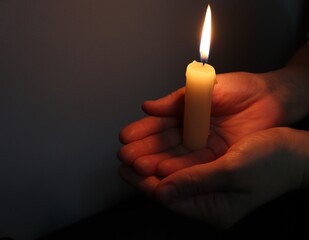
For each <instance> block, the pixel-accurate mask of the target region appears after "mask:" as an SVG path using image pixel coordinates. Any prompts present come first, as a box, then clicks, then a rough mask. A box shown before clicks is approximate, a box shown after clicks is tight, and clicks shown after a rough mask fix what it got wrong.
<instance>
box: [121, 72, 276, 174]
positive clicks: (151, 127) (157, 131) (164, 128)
mask: <svg viewBox="0 0 309 240" xmlns="http://www.w3.org/2000/svg"><path fill="white" fill-rule="evenodd" d="M217 81H218V84H217V85H216V86H215V89H214V94H213V105H212V119H211V135H210V137H209V141H208V146H207V148H205V149H202V150H200V151H194V152H191V151H188V150H186V149H185V148H184V147H183V146H182V145H181V142H182V134H181V132H182V131H181V130H182V124H181V123H182V116H183V107H184V88H182V89H179V90H178V91H176V92H174V93H172V94H171V95H169V96H167V97H165V98H162V99H159V100H157V101H154V102H146V103H145V104H144V105H143V108H144V110H145V112H146V113H147V114H149V115H152V117H146V118H144V119H141V120H139V121H137V122H135V123H132V124H130V125H128V126H127V127H125V128H124V129H123V130H122V131H121V133H120V138H121V140H122V142H123V143H125V144H126V145H125V146H124V147H123V148H122V149H121V150H120V154H119V156H120V158H121V159H122V160H123V162H124V163H125V164H127V165H133V167H134V168H135V170H137V171H138V172H139V173H140V174H143V175H157V176H167V175H170V174H171V173H173V172H175V171H177V170H180V169H182V168H185V167H189V166H192V165H196V164H201V163H205V162H210V161H213V160H214V159H216V158H218V157H220V156H222V155H223V154H224V153H225V152H226V151H227V150H228V148H229V147H230V146H232V145H233V144H234V143H235V142H236V141H238V140H239V139H241V138H242V137H244V136H246V135H248V134H250V133H252V132H255V131H258V130H262V129H266V128H269V127H273V126H276V125H278V124H279V120H280V108H279V107H278V103H277V101H276V99H275V97H274V96H273V95H272V94H270V92H269V89H268V88H267V87H266V86H265V84H264V82H263V81H262V80H260V78H259V77H258V75H255V74H249V73H230V74H222V75H218V77H217Z"/></svg>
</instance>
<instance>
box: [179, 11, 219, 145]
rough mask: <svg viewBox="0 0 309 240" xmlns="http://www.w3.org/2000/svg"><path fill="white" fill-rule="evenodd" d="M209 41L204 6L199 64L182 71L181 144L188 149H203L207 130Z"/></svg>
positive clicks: (212, 74) (210, 71) (210, 80)
mask: <svg viewBox="0 0 309 240" xmlns="http://www.w3.org/2000/svg"><path fill="white" fill-rule="evenodd" d="M210 38H211V10H210V6H208V8H207V11H206V16H205V22H204V27H203V31H202V39H201V45H200V56H201V60H202V62H197V61H193V62H192V63H190V64H189V65H188V66H187V70H186V91H185V109H184V126H183V145H184V146H185V147H186V148H188V149H190V150H199V149H202V148H205V147H206V145H207V140H208V135H209V131H210V129H209V128H210V111H211V99H212V92H213V88H214V84H215V82H216V71H215V69H214V68H213V67H212V66H211V65H209V64H206V62H207V60H208V55H209V49H210Z"/></svg>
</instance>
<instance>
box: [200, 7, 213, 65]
mask: <svg viewBox="0 0 309 240" xmlns="http://www.w3.org/2000/svg"><path fill="white" fill-rule="evenodd" d="M210 38H211V9H210V5H208V7H207V11H206V15H205V21H204V26H203V32H202V39H201V44H200V56H201V60H202V62H204V63H205V62H207V60H208V56H209V49H210Z"/></svg>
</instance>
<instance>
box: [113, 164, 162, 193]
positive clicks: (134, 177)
mask: <svg viewBox="0 0 309 240" xmlns="http://www.w3.org/2000/svg"><path fill="white" fill-rule="evenodd" d="M118 174H119V176H120V177H121V178H122V179H123V180H124V181H125V182H127V183H128V184H130V185H131V186H133V187H136V188H138V189H139V190H141V191H142V192H144V193H146V194H147V195H149V196H152V195H153V192H154V189H155V188H156V187H157V186H158V184H159V183H160V181H161V179H160V178H158V177H156V176H147V177H145V176H141V175H138V174H137V173H136V172H134V171H133V170H132V169H131V168H130V167H127V166H124V165H121V166H120V167H119V169H118Z"/></svg>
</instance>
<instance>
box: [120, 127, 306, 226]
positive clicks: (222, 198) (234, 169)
mask: <svg viewBox="0 0 309 240" xmlns="http://www.w3.org/2000/svg"><path fill="white" fill-rule="evenodd" d="M308 149H309V133H308V132H305V131H299V130H292V129H289V128H273V129H268V130H264V131H260V132H256V133H254V134H251V135H249V136H247V137H245V138H243V139H241V140H240V141H238V142H237V143H235V144H234V145H233V146H232V147H231V148H230V149H229V150H228V151H227V152H226V153H225V154H224V155H223V156H221V157H220V158H218V159H217V160H216V161H213V162H210V163H206V164H199V165H195V166H192V167H189V168H184V169H181V170H179V171H177V172H175V173H173V174H171V175H169V176H168V177H166V178H163V179H161V178H160V177H158V176H141V175H139V174H137V173H136V172H135V171H133V170H132V168H130V167H128V166H125V165H123V166H122V167H121V168H120V169H119V173H120V176H121V177H122V178H123V179H124V180H125V181H127V182H128V183H130V184H132V185H133V186H135V187H137V188H139V189H140V190H141V191H143V192H145V193H147V194H149V195H150V196H152V197H155V198H156V199H157V200H159V201H161V202H162V204H164V205H165V206H166V207H168V208H170V209H172V210H174V211H176V212H177V213H180V214H183V215H186V216H189V217H192V218H197V219H200V220H202V221H205V222H207V223H209V224H213V225H215V226H217V227H220V228H228V227H230V226H232V225H233V224H235V223H236V222H237V221H239V220H240V219H241V218H243V217H244V216H245V215H247V214H248V213H250V212H251V211H252V210H253V209H255V208H257V207H259V206H261V205H262V204H264V203H266V202H268V201H270V200H272V199H274V198H276V197H278V196H279V195H281V194H283V193H285V192H288V191H292V190H294V189H298V188H302V187H307V186H308V180H309V178H308V177H309V176H308V172H309V161H308V159H309V150H308ZM179 160H181V159H179Z"/></svg>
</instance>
